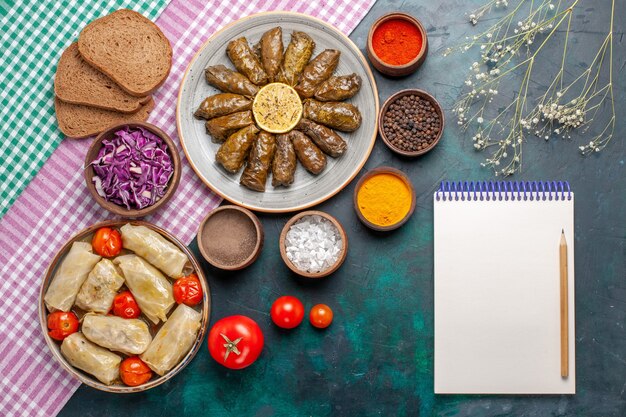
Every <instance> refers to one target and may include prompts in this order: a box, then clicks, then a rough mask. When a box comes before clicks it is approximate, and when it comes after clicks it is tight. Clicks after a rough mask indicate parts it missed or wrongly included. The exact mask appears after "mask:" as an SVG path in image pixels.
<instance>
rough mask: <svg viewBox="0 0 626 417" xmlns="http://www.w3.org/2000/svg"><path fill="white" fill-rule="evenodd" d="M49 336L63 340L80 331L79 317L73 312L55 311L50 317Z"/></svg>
mask: <svg viewBox="0 0 626 417" xmlns="http://www.w3.org/2000/svg"><path fill="white" fill-rule="evenodd" d="M48 329H50V331H49V332H48V334H49V335H50V337H51V338H53V339H56V340H63V339H65V338H66V337H67V336H69V335H71V334H72V333H76V331H78V317H76V314H74V313H72V312H71V311H70V312H68V313H66V312H64V311H55V312H54V313H51V314H50V315H49V316H48Z"/></svg>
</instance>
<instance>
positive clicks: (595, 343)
mask: <svg viewBox="0 0 626 417" xmlns="http://www.w3.org/2000/svg"><path fill="white" fill-rule="evenodd" d="M469 3H472V4H478V2H477V1H476V0H472V1H471V2H467V1H466V2H464V1H461V0H442V1H404V2H401V1H394V0H379V1H378V2H377V3H376V4H375V6H374V8H373V9H372V11H371V12H370V13H369V14H368V16H367V17H366V18H365V20H363V22H362V23H361V24H360V25H359V27H358V28H357V29H356V30H355V31H354V32H353V34H352V36H351V38H352V39H353V40H354V42H355V43H356V44H357V45H358V46H359V47H360V48H361V49H363V48H364V45H365V41H366V38H367V32H368V29H369V27H370V25H371V24H372V22H373V21H374V20H375V18H377V17H378V16H380V15H382V14H383V13H386V12H388V11H391V10H404V11H407V12H409V13H411V14H413V15H414V16H416V17H418V18H419V19H421V20H422V22H423V23H424V24H425V26H426V28H427V30H428V33H429V39H430V46H431V49H430V54H429V56H428V59H427V60H426V62H425V64H424V66H423V67H422V68H421V69H420V70H419V71H418V72H417V73H416V74H414V75H412V76H410V77H408V78H406V79H402V80H391V79H387V78H384V77H382V76H381V75H379V74H378V73H376V74H375V76H376V79H377V82H378V87H379V92H380V98H381V102H382V100H384V99H386V98H387V97H388V96H389V95H391V94H392V93H393V92H394V91H396V90H399V89H402V88H407V87H419V88H422V89H425V90H428V91H430V92H431V93H433V94H434V95H435V96H436V97H437V99H438V100H439V101H440V102H441V103H442V105H443V106H444V107H445V108H446V110H447V111H448V117H449V123H448V124H447V127H446V130H445V135H444V137H443V139H442V141H441V142H440V144H439V145H438V146H437V148H436V149H435V150H433V151H432V152H430V153H429V154H427V155H426V156H424V157H422V158H419V159H416V160H405V159H401V158H399V157H397V156H395V155H394V154H392V153H391V152H390V151H389V150H388V149H387V148H386V147H385V146H384V144H383V143H382V142H381V141H380V140H379V141H378V142H377V143H376V146H375V148H374V151H373V153H372V156H371V158H370V160H369V161H368V163H367V165H366V167H365V168H366V169H370V168H374V167H376V166H378V165H391V166H395V167H399V168H401V169H402V170H403V171H405V172H406V173H407V174H408V175H409V176H410V177H411V179H412V181H413V182H414V185H415V188H416V190H417V192H418V199H417V208H416V211H415V214H414V215H413V217H412V218H411V220H410V221H409V222H408V223H407V224H406V225H405V226H404V227H403V228H401V229H400V230H397V231H396V232H394V233H389V234H386V235H378V234H375V233H373V232H371V231H369V230H367V229H365V228H364V227H363V226H362V225H361V224H360V223H359V221H358V220H357V218H356V216H355V214H354V212H353V209H352V192H353V189H354V183H355V182H356V181H354V182H353V183H352V184H351V185H350V186H348V187H347V188H346V189H345V190H344V191H343V192H341V193H340V194H339V195H337V196H336V197H334V198H332V199H331V200H330V201H328V202H326V203H324V204H322V205H320V206H319V207H317V208H319V209H320V210H324V211H327V212H329V213H331V214H333V215H335V216H336V217H337V218H338V219H339V220H340V221H341V222H342V223H343V224H344V226H345V227H346V228H347V231H348V233H349V239H350V250H349V254H348V258H347V260H346V262H345V264H344V266H343V267H342V268H341V269H340V271H339V272H337V273H335V274H334V275H333V276H332V277H330V278H328V279H325V280H322V281H320V282H306V281H303V280H301V279H297V278H296V277H295V276H293V275H292V274H291V273H290V272H289V270H288V269H287V268H286V267H285V266H284V265H283V263H282V261H281V260H280V257H279V253H278V234H279V232H280V229H281V228H282V226H283V224H284V222H285V221H286V220H287V218H288V217H289V216H260V217H261V219H262V222H263V225H264V227H265V232H266V238H265V248H264V249H263V253H262V255H261V257H260V258H259V260H258V261H257V262H256V263H255V264H254V265H253V266H252V267H250V268H248V269H247V270H245V271H243V272H240V273H234V274H232V273H231V274H227V273H221V272H218V271H216V270H214V269H211V268H210V267H209V266H208V265H206V264H205V265H204V266H205V267H206V271H207V273H208V276H209V281H210V285H211V291H212V306H213V307H212V308H213V311H212V315H211V323H214V322H215V321H216V320H217V319H219V318H221V317H224V316H227V315H231V314H246V315H249V316H251V317H252V318H254V319H255V320H257V321H258V323H259V324H260V325H261V327H262V328H263V330H264V332H265V335H266V348H265V350H264V352H263V354H262V356H261V358H260V360H259V361H258V363H256V364H255V365H254V366H252V367H250V368H249V369H247V370H244V371H242V372H228V371H227V370H225V369H224V368H222V367H220V366H219V365H217V364H216V363H215V362H213V360H212V359H211V358H210V357H209V355H208V352H207V349H206V343H205V345H204V346H202V348H201V351H200V353H199V354H198V355H197V356H196V358H195V360H194V361H193V363H192V364H191V365H190V366H189V367H187V368H186V369H185V370H184V371H183V372H182V373H181V374H179V375H178V376H177V377H176V378H174V379H173V380H172V381H170V382H169V383H166V384H164V385H162V386H160V387H158V388H156V389H153V390H151V391H149V392H147V393H143V394H135V395H126V396H115V395H111V394H106V393H101V392H98V391H95V390H93V389H91V388H88V387H85V386H83V387H81V388H80V389H79V390H78V391H77V393H76V394H75V395H74V396H73V397H72V399H71V400H70V401H69V403H68V404H67V405H66V406H65V408H64V409H63V411H62V412H61V414H60V415H61V416H81V417H85V416H110V415H130V416H135V417H139V416H155V415H191V416H200V415H212V416H231V415H232V416H242V417H243V416H296V415H298V416H301V415H302V416H304V415H306V416H309V415H311V416H327V415H338V416H339V415H346V416H347V415H352V416H370V415H372V416H373V415H376V416H379V415H380V416H393V415H413V416H417V415H420V416H431V415H437V416H528V417H529V416H538V417H544V416H587V417H591V416H597V417H610V416H615V417H618V416H626V336H625V335H626V332H625V330H624V325H625V322H626V261H625V259H626V245H625V242H626V239H625V238H626V204H625V203H626V197H625V196H626V180H625V174H626V172H625V170H624V150H625V147H624V135H625V134H626V129H625V124H624V121H623V118H624V114H625V110H626V109H625V106H624V97H625V95H624V93H625V89H626V74H625V70H624V66H625V65H626V64H625V58H626V53H625V48H626V45H625V41H624V39H623V37H624V27H625V23H626V22H625V19H626V1H624V0H619V1H618V4H617V9H618V11H617V13H616V22H615V31H616V33H615V45H614V51H615V78H616V85H615V93H616V98H617V103H616V107H617V112H618V117H619V121H618V129H617V131H616V138H615V139H614V141H613V143H612V144H611V145H610V146H609V147H608V148H607V149H606V150H604V151H603V152H602V153H600V154H599V155H592V156H591V157H587V158H582V157H581V156H580V154H579V153H578V152H577V146H578V145H577V144H574V143H568V141H561V140H551V141H549V142H544V141H542V140H534V139H531V140H529V143H527V144H526V146H525V150H524V155H525V159H524V171H523V172H522V173H521V174H518V175H516V176H515V177H513V179H516V180H561V179H562V180H568V181H569V182H570V183H571V184H572V187H573V189H574V191H575V193H576V208H575V216H576V220H575V222H576V248H575V249H576V259H575V267H576V368H577V377H578V381H577V390H578V393H577V394H576V395H575V396H542V397H538V396H435V395H434V394H433V271H432V263H433V253H432V237H433V231H432V228H433V223H432V193H433V191H434V190H435V189H436V187H437V186H438V183H439V181H441V180H444V179H447V180H469V179H474V180H483V179H491V178H492V177H491V174H490V173H489V172H488V171H486V170H484V169H481V168H480V167H479V162H481V161H482V158H483V157H484V154H480V153H474V152H473V151H472V144H471V140H470V139H469V138H468V137H464V136H463V135H462V134H460V132H459V131H458V130H457V129H456V126H455V125H454V123H455V122H454V120H453V118H452V114H450V113H449V109H450V108H451V106H452V104H453V102H454V100H455V98H456V95H457V92H458V87H459V86H460V85H462V83H463V79H464V75H465V72H466V71H465V70H466V69H467V67H468V66H469V65H471V62H472V61H473V60H474V59H475V58H473V57H470V56H467V55H458V56H454V57H448V58H443V57H442V56H441V51H442V50H443V49H444V48H445V47H447V46H450V45H451V44H454V43H458V42H460V41H462V40H463V39H464V37H465V35H466V33H467V32H468V31H470V30H471V28H470V26H469V25H468V24H467V21H466V18H465V17H464V13H465V12H466V11H467V12H469V9H470V8H471V5H470V4H469ZM582 3H583V6H582V7H581V8H580V9H579V10H577V13H575V19H576V22H577V26H576V31H575V32H574V33H572V34H571V36H572V39H573V41H574V42H575V44H576V45H577V46H578V47H577V48H575V49H574V50H573V57H572V65H585V62H588V61H585V59H586V58H585V57H586V52H589V50H590V48H588V47H587V46H588V45H593V46H594V47H596V45H597V44H598V43H599V42H600V41H601V39H602V37H603V36H604V34H603V33H604V32H605V27H606V26H600V25H598V26H597V27H596V26H595V25H596V24H597V22H600V21H602V20H603V19H606V16H607V15H608V12H609V10H608V7H609V6H610V1H608V0H600V1H594V2H590V1H588V0H583V1H582ZM584 3H589V4H584ZM585 7H588V8H587V9H585ZM472 33H473V32H472ZM557 64H558V63H556V62H554V63H551V62H549V60H546V62H545V63H544V64H543V65H546V66H550V65H557ZM544 87H545V86H543V85H541V83H539V84H536V85H533V86H532V91H533V94H536V92H539V91H541V90H542V88H544ZM172 105H174V104H172ZM573 140H579V137H575V138H573ZM192 246H193V247H194V249H195V248H196V247H195V243H194V245H192ZM284 294H292V295H296V296H298V297H300V299H301V300H302V301H303V302H304V303H305V305H306V306H307V307H311V306H312V305H313V304H316V303H319V302H323V303H327V304H329V305H331V306H332V307H333V309H334V312H335V322H334V323H333V325H332V326H331V327H330V328H329V329H328V330H326V331H321V332H320V331H316V330H314V329H313V328H312V327H311V326H309V325H308V324H307V323H304V324H303V325H302V326H300V327H299V328H297V329H295V330H294V331H291V332H282V331H280V330H278V329H277V328H276V327H275V326H273V325H272V324H271V322H270V319H269V316H268V312H269V307H270V305H271V303H272V302H273V300H274V299H275V298H277V297H278V296H280V295H284Z"/></svg>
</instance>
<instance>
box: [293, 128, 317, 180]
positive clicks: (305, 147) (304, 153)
mask: <svg viewBox="0 0 626 417" xmlns="http://www.w3.org/2000/svg"><path fill="white" fill-rule="evenodd" d="M289 135H290V136H291V141H292V143H293V148H294V150H295V151H296V156H297V157H298V161H300V163H301V164H302V166H303V167H304V168H306V170H307V171H309V172H310V173H311V174H315V175H317V174H319V173H320V172H322V171H323V170H324V168H326V155H324V153H323V152H322V151H321V150H320V148H318V147H317V146H316V145H315V144H314V143H313V142H312V141H311V139H309V137H308V136H307V135H305V134H304V133H302V132H300V131H298V130H292V131H291V132H289Z"/></svg>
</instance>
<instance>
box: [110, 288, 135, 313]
mask: <svg viewBox="0 0 626 417" xmlns="http://www.w3.org/2000/svg"><path fill="white" fill-rule="evenodd" d="M113 314H115V315H116V316H118V317H123V318H125V319H136V318H137V317H139V315H140V314H141V310H140V309H139V306H138V305H137V301H135V297H133V294H132V293H131V292H130V291H123V292H121V293H119V294H118V295H116V296H115V298H114V299H113Z"/></svg>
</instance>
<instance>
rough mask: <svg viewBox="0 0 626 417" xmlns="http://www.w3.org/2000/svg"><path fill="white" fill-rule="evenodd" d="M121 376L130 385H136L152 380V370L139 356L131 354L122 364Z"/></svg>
mask: <svg viewBox="0 0 626 417" xmlns="http://www.w3.org/2000/svg"><path fill="white" fill-rule="evenodd" d="M120 378H122V382H123V383H125V384H126V385H128V386H129V387H136V386H137V385H141V384H145V383H146V382H148V381H150V378H152V370H151V369H150V368H149V367H148V365H146V364H145V363H144V361H142V360H141V359H139V358H138V357H137V356H131V357H130V358H126V359H124V360H123V361H122V363H121V364H120Z"/></svg>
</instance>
